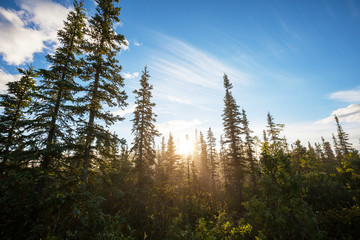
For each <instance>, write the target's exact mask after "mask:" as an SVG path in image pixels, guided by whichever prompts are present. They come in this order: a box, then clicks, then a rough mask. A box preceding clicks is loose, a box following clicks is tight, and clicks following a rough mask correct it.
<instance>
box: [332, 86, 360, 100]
mask: <svg viewBox="0 0 360 240" xmlns="http://www.w3.org/2000/svg"><path fill="white" fill-rule="evenodd" d="M329 98H330V99H334V100H340V101H342V102H348V103H360V86H358V87H357V88H355V89H353V90H347V91H338V92H334V93H332V94H330V96H329Z"/></svg>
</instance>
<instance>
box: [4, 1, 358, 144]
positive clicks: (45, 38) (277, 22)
mask: <svg viewBox="0 0 360 240" xmlns="http://www.w3.org/2000/svg"><path fill="white" fill-rule="evenodd" d="M85 4H86V8H87V15H88V16H92V15H93V14H94V13H95V7H96V5H95V2H94V1H93V0H86V1H85ZM119 6H120V7H122V10H121V15H120V20H121V23H120V24H117V25H116V26H115V27H116V28H115V30H116V32H118V33H120V34H123V35H124V36H125V38H126V39H127V42H128V46H123V48H122V50H121V51H120V53H119V54H118V56H117V58H118V59H119V61H120V64H121V65H122V69H123V70H122V74H123V76H124V78H125V84H126V87H125V90H126V92H127V94H128V96H129V99H128V103H129V106H128V107H127V108H126V109H125V110H121V109H111V111H113V112H114V113H115V114H119V115H121V116H124V117H125V121H123V122H119V123H117V124H115V125H114V126H112V128H111V129H112V130H113V131H115V132H116V133H118V135H119V136H120V137H125V138H126V139H127V140H128V142H129V143H131V141H132V139H133V137H132V136H131V126H132V123H131V121H130V120H131V119H132V117H133V115H132V112H133V110H134V94H133V93H132V91H133V90H134V89H137V88H139V79H140V76H141V72H142V70H143V69H144V66H145V65H147V66H148V70H149V72H150V75H151V78H150V83H151V84H152V85H153V86H154V90H153V102H155V103H156V107H155V108H154V111H155V113H156V114H157V115H158V116H157V128H158V130H159V131H160V132H161V133H162V134H163V136H165V138H167V137H168V134H169V131H171V132H172V133H173V135H175V138H176V139H179V141H180V142H182V141H183V140H184V139H185V135H186V134H189V136H190V137H193V135H194V132H195V129H197V130H198V131H201V132H203V133H204V134H205V133H206V131H207V130H208V128H209V127H211V128H212V130H213V131H214V133H215V136H216V137H217V139H218V140H219V136H220V135H221V134H222V133H223V127H222V116H221V115H222V111H223V105H224V104H223V98H224V94H225V91H224V88H223V75H224V73H226V74H227V75H228V77H229V79H230V81H231V82H232V84H233V90H232V93H233V96H234V98H235V99H236V101H237V104H238V105H239V106H240V108H243V109H245V111H246V113H247V117H248V119H249V121H250V128H251V129H252V130H253V131H254V133H253V135H254V136H259V138H261V136H262V131H263V129H265V127H266V116H267V113H268V112H270V113H271V115H272V116H273V117H274V121H275V122H276V123H282V124H285V128H284V135H286V138H287V139H288V141H289V143H290V144H291V143H293V142H295V140H297V139H300V140H301V142H302V143H303V145H307V142H308V141H310V142H311V143H314V142H320V141H321V136H323V137H324V138H325V139H326V140H328V141H330V142H331V143H332V139H331V137H332V133H335V134H336V124H335V121H334V117H333V116H334V115H335V114H336V115H337V116H338V117H339V120H340V122H341V124H342V127H343V128H344V130H345V131H346V132H347V133H348V134H349V137H350V141H351V142H352V143H353V144H354V147H355V148H356V149H360V44H359V43H360V2H359V1H355V0H332V1H325V0H324V1H321V0H319V1H313V0H301V1H300V0H297V1H266V0H253V1H245V0H241V1H240V0H223V1H214V0H206V1H205V0H197V1H191V0H183V1H166V0H152V1H149V0H123V1H120V4H119ZM71 8H72V1H71V0H31V1H29V0H13V1H10V0H2V1H1V2H0V33H1V34H0V91H4V89H6V86H5V84H6V83H7V82H8V81H15V80H17V79H19V77H20V76H19V75H18V74H17V71H16V68H17V67H25V66H26V64H30V63H32V64H33V65H34V66H35V67H36V68H46V67H48V63H47V62H46V60H45V55H46V54H49V53H52V52H53V51H54V49H55V48H56V46H57V44H59V43H58V41H57V38H56V31H57V29H59V28H61V27H62V21H63V20H64V19H65V18H66V15H67V13H68V11H69V10H70V9H71ZM180 145H181V144H180Z"/></svg>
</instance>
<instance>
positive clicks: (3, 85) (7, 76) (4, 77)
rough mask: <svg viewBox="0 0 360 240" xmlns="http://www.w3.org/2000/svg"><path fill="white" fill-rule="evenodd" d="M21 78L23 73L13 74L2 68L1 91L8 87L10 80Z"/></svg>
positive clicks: (0, 74)
mask: <svg viewBox="0 0 360 240" xmlns="http://www.w3.org/2000/svg"><path fill="white" fill-rule="evenodd" d="M20 78H21V74H16V75H12V74H9V73H7V72H5V71H4V70H2V69H1V68H0V93H1V92H3V91H4V90H6V89H7V87H6V84H7V83H8V82H13V81H17V80H19V79H20Z"/></svg>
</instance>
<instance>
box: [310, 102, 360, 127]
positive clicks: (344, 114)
mask: <svg viewBox="0 0 360 240" xmlns="http://www.w3.org/2000/svg"><path fill="white" fill-rule="evenodd" d="M335 115H336V116H337V117H338V118H339V120H340V121H341V122H360V104H351V105H349V106H347V107H345V108H339V109H336V110H335V111H333V112H332V113H331V116H329V117H327V118H324V119H321V120H319V121H317V122H316V123H318V124H323V123H325V124H326V123H330V122H333V121H334V116H335Z"/></svg>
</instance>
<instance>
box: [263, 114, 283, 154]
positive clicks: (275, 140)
mask: <svg viewBox="0 0 360 240" xmlns="http://www.w3.org/2000/svg"><path fill="white" fill-rule="evenodd" d="M267 124H268V125H267V130H266V133H267V136H268V137H269V141H270V144H271V145H270V146H271V150H272V151H274V152H276V151H278V150H280V149H283V148H284V139H283V138H280V132H281V131H282V130H283V128H284V125H283V124H278V123H275V122H274V118H273V116H271V114H270V113H268V115H267ZM283 150H284V149H283Z"/></svg>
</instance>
